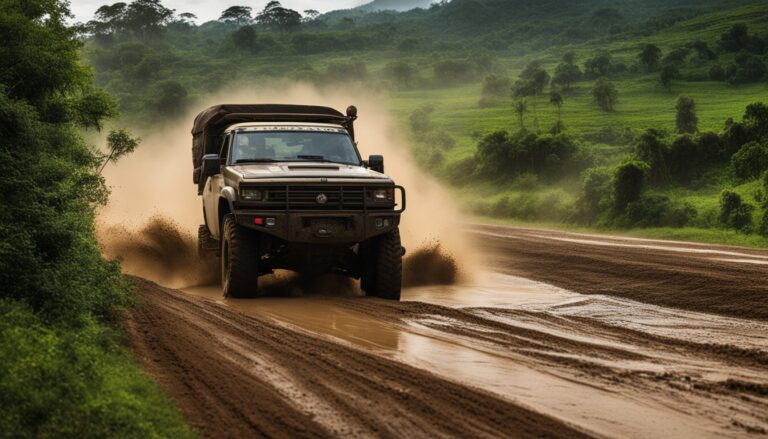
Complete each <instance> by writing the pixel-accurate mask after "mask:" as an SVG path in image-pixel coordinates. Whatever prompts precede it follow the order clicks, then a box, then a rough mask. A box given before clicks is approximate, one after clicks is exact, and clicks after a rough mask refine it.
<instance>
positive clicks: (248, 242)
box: [221, 214, 259, 299]
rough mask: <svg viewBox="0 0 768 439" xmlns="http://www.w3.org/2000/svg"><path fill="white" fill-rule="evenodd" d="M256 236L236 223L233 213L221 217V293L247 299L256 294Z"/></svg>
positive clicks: (257, 277)
mask: <svg viewBox="0 0 768 439" xmlns="http://www.w3.org/2000/svg"><path fill="white" fill-rule="evenodd" d="M258 248H259V247H258V242H257V241H256V237H255V236H253V235H252V234H249V233H248V231H247V230H245V229H243V228H241V227H240V226H238V225H237V221H235V216H234V215H232V214H228V215H226V216H225V217H224V227H223V230H222V236H221V287H222V289H223V290H224V295H225V296H228V297H234V298H238V299H248V298H252V297H256V296H257V295H258V286H259V251H258Z"/></svg>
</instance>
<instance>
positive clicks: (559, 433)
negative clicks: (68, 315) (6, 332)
mask: <svg viewBox="0 0 768 439" xmlns="http://www.w3.org/2000/svg"><path fill="white" fill-rule="evenodd" d="M138 283H139V298H140V299H141V300H142V301H143V304H141V305H140V306H138V307H136V308H135V309H134V310H133V311H132V312H131V315H130V318H129V320H128V322H127V327H128V332H129V335H130V343H131V346H132V348H133V349H134V351H135V352H136V353H137V354H138V355H139V357H140V358H141V360H142V362H143V364H144V366H145V368H146V370H148V371H149V372H150V373H151V374H152V375H154V376H155V377H156V379H157V380H158V382H159V383H160V384H161V385H162V386H163V387H164V388H165V389H166V390H167V391H168V393H169V394H170V395H171V396H172V397H174V398H175V399H176V400H177V401H178V404H179V407H180V409H181V411H182V412H183V414H184V415H185V416H186V418H187V419H188V420H189V422H190V424H191V425H193V426H194V427H196V428H197V429H198V430H199V431H200V432H201V433H202V434H203V435H204V436H206V437H286V438H288V437H291V438H293V437H331V436H337V437H338V436H347V437H352V436H354V437H488V438H492V437H503V436H515V437H552V438H556V437H569V438H576V437H583V436H584V434H582V433H580V432H579V431H578V430H576V429H574V428H572V427H569V426H568V425H566V424H564V423H562V422H560V421H556V420H554V419H551V418H549V417H547V416H544V415H541V414H538V413H536V412H534V411H531V410H529V409H526V408H523V407H520V406H518V405H516V404H513V403H512V402H509V401H505V400H504V399H501V398H498V397H496V396H493V395H492V394H490V393H488V392H485V391H482V390H476V389H472V388H469V387H466V386H463V385H460V384H457V383H454V382H452V381H448V380H445V379H442V378H439V377H437V376H435V375H433V374H431V373H429V372H426V371H423V370H420V369H418V368H414V367H411V366H408V365H406V364H403V363H400V362H396V361H393V360H389V359H385V358H382V357H379V356H376V355H373V354H370V353H367V352H365V351H363V350H359V349H356V348H354V347H350V346H345V345H343V344H339V343H335V342H333V341H330V340H327V339H325V338H323V337H318V336H313V335H310V334H306V333H303V332H300V331H296V330H292V329H290V328H286V327H284V326H281V325H279V324H276V323H275V322H271V321H269V320H266V319H261V318H258V317H253V316H245V315H243V314H240V313H238V312H236V311H233V310H232V309H230V308H228V307H226V306H222V305H218V304H215V303H211V302H207V301H203V300H200V299H197V298H195V297H190V296H188V295H185V294H184V293H181V292H179V291H174V290H168V289H165V288H162V287H159V286H157V285H154V284H151V283H149V282H145V281H139V282H138Z"/></svg>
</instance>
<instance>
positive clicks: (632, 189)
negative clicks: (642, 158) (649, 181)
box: [612, 162, 647, 213]
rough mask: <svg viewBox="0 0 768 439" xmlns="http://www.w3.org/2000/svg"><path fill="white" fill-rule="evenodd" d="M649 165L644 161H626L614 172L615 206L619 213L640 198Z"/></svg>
mask: <svg viewBox="0 0 768 439" xmlns="http://www.w3.org/2000/svg"><path fill="white" fill-rule="evenodd" d="M646 170H647V165H646V164H645V163H643V162H626V163H623V164H621V165H619V166H617V167H616V169H615V170H614V173H613V182H612V183H613V208H614V210H615V211H616V212H617V213H622V212H624V211H625V210H626V209H627V205H629V203H632V202H635V201H637V200H639V199H640V195H641V194H642V193H643V189H644V188H645V173H646Z"/></svg>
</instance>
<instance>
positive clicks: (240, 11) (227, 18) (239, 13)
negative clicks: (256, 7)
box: [219, 6, 253, 26]
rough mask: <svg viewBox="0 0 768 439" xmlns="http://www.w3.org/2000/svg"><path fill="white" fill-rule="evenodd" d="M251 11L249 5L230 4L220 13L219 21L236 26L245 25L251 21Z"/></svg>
mask: <svg viewBox="0 0 768 439" xmlns="http://www.w3.org/2000/svg"><path fill="white" fill-rule="evenodd" d="M251 13H252V9H251V7H250V6H230V7H228V8H227V9H225V10H224V12H222V13H221V16H220V17H219V21H223V22H224V23H231V24H235V25H238V26H246V25H248V24H251V22H253V19H252V18H251Z"/></svg>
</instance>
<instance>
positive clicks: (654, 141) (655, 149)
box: [635, 129, 671, 185]
mask: <svg viewBox="0 0 768 439" xmlns="http://www.w3.org/2000/svg"><path fill="white" fill-rule="evenodd" d="M663 137H664V136H663V135H662V133H661V132H659V131H658V130H655V129H648V130H646V131H645V132H644V133H643V134H642V135H641V136H640V137H639V138H638V139H637V144H636V145H635V156H636V157H637V158H638V160H641V161H642V162H644V163H646V164H647V165H648V168H647V169H646V170H647V171H648V173H649V174H650V176H649V177H650V182H651V184H654V185H663V184H666V183H668V182H669V181H670V177H671V175H670V172H669V167H668V166H667V154H668V152H667V150H668V147H667V144H666V143H665V142H664V138H663Z"/></svg>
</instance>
